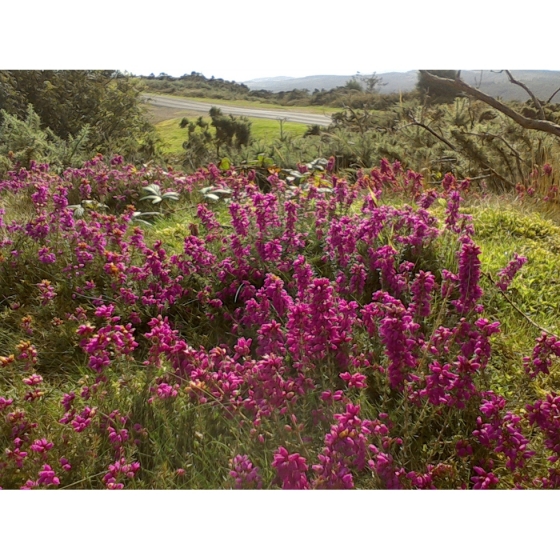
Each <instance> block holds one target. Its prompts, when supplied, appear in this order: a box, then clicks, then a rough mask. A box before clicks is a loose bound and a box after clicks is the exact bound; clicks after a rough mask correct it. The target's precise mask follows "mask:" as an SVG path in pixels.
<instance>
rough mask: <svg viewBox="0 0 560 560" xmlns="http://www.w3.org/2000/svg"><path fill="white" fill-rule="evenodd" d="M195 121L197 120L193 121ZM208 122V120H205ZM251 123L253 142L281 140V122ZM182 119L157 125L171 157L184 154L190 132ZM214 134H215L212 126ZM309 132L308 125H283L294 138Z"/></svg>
mask: <svg viewBox="0 0 560 560" xmlns="http://www.w3.org/2000/svg"><path fill="white" fill-rule="evenodd" d="M191 120H195V119H191ZM205 120H206V121H208V119H205ZM249 120H250V121H251V138H252V139H253V140H256V141H259V140H265V141H267V142H273V141H275V140H279V139H280V127H281V125H280V122H279V121H273V120H270V119H253V118H250V119H249ZM180 122H181V119H178V118H177V119H169V120H166V121H162V122H160V123H158V124H156V130H157V131H158V133H159V135H160V137H161V139H162V140H163V142H164V147H163V151H164V153H166V154H169V155H181V154H182V153H183V142H185V141H186V140H187V138H188V131H187V129H185V128H181V127H180V126H179V123H180ZM210 130H211V132H212V133H214V132H215V130H214V128H213V127H212V126H211V127H210ZM306 131H307V125H306V124H301V123H294V122H284V123H283V124H282V132H283V134H284V135H285V136H286V135H289V136H292V137H301V136H303V134H304V133H305V132H306Z"/></svg>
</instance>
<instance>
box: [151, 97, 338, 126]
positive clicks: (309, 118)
mask: <svg viewBox="0 0 560 560" xmlns="http://www.w3.org/2000/svg"><path fill="white" fill-rule="evenodd" d="M142 97H143V99H144V100H145V101H147V102H148V103H151V104H152V105H158V106H159V107H172V108H177V109H185V110H188V111H200V112H203V113H208V111H209V110H210V107H218V108H219V109H221V110H222V111H223V112H224V113H225V114H226V115H230V114H231V115H236V116H244V117H254V118H257V119H272V120H279V119H284V120H286V121H289V122H298V123H303V124H311V125H313V124H318V125H321V126H328V125H330V124H331V118H330V117H326V116H323V115H317V114H313V113H294V112H292V111H282V110H276V109H274V110H269V109H253V108H246V107H233V106H231V105H217V104H215V103H204V102H202V101H190V100H189V99H182V98H180V97H174V98H172V97H164V96H162V95H153V94H146V95H143V96H142Z"/></svg>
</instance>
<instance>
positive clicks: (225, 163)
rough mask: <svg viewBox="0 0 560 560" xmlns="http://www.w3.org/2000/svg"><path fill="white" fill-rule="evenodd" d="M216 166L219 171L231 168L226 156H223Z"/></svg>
mask: <svg viewBox="0 0 560 560" xmlns="http://www.w3.org/2000/svg"><path fill="white" fill-rule="evenodd" d="M218 168H219V169H220V170H221V171H228V170H229V169H231V161H230V160H229V159H228V158H223V159H222V161H220V164H219V165H218Z"/></svg>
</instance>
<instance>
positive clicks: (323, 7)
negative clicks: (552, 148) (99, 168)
mask: <svg viewBox="0 0 560 560" xmlns="http://www.w3.org/2000/svg"><path fill="white" fill-rule="evenodd" d="M21 6H22V4H18V3H15V2H14V3H9V4H7V5H6V6H3V7H2V20H3V21H4V22H11V23H10V24H9V25H3V26H2V33H0V69H4V70H7V69H86V68H87V69H101V68H103V69H118V70H121V71H128V72H131V73H133V74H137V75H138V74H142V75H149V74H150V73H154V74H156V75H158V74H159V73H161V72H165V73H166V74H170V75H173V76H181V75H183V74H190V73H191V72H193V71H194V72H200V73H202V74H204V75H205V76H206V77H208V78H209V77H211V76H214V77H216V78H223V79H226V80H235V81H238V82H242V81H244V80H250V79H253V78H262V77H274V76H290V77H303V76H311V75H318V74H336V75H353V74H356V73H357V72H360V73H361V74H364V75H368V74H371V73H373V72H376V73H377V74H380V73H384V72H390V71H399V72H405V71H408V70H417V69H422V68H424V69H426V68H431V69H462V70H481V69H502V68H509V69H512V70H515V69H517V70H519V69H534V70H560V59H559V58H558V57H557V45H556V44H555V41H557V39H556V34H555V33H554V32H553V29H552V28H551V27H550V26H549V25H548V24H547V22H551V21H558V16H560V3H558V4H557V5H556V7H555V6H554V5H552V4H550V5H548V6H547V8H546V14H545V15H543V17H542V18H541V17H540V16H539V18H538V20H537V19H528V18H527V16H526V14H523V13H521V15H514V14H513V13H512V12H514V11H515V10H513V9H509V8H508V9H507V13H505V12H504V7H503V6H504V4H503V3H502V2H497V1H496V0H470V1H469V3H468V4H466V3H455V2H449V0H422V1H419V0H414V1H412V0H401V1H400V2H385V3H382V2H379V1H377V0H369V1H367V2H366V1H365V0H344V2H337V3H328V2H325V1H323V2H317V1H306V0H283V1H282V2H277V3H264V2H262V1H257V0H237V1H236V2H231V1H230V2H223V1H216V0H206V1H202V0H196V1H192V0H183V1H181V0H173V1H171V0H159V1H158V2H154V3H150V4H148V3H145V2H136V3H135V4H131V3H124V2H121V3H118V2H116V1H115V0H112V1H108V0H97V1H96V2H95V3H83V5H82V4H78V3H75V2H69V1H67V0H51V1H50V2H44V1H42V2H38V1H36V0H30V1H29V2H26V4H25V6H26V7H25V12H24V13H23V9H22V8H21ZM76 6H78V7H76ZM453 6H459V8H458V7H453ZM509 6H511V5H509ZM551 6H552V7H551Z"/></svg>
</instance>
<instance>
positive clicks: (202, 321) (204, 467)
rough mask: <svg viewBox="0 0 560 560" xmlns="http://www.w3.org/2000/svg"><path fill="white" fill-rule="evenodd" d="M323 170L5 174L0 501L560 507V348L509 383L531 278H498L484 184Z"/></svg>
mask: <svg viewBox="0 0 560 560" xmlns="http://www.w3.org/2000/svg"><path fill="white" fill-rule="evenodd" d="M315 163H316V165H315V166H312V167H313V168H312V169H311V168H309V167H307V166H304V165H302V164H300V166H299V167H298V168H297V172H298V174H299V175H300V176H299V177H298V179H299V180H298V181H294V180H290V179H288V176H285V175H283V174H281V173H280V172H279V170H278V169H275V168H271V169H270V170H268V172H269V175H268V176H267V177H266V181H267V185H268V187H267V190H266V192H263V190H261V188H260V187H259V184H258V181H257V180H256V174H255V172H254V170H252V169H247V170H245V171H244V170H242V169H237V168H236V167H235V166H233V165H231V164H228V165H222V168H221V169H220V167H218V166H215V165H209V166H208V167H204V168H200V169H198V170H197V171H196V172H195V173H193V174H190V175H185V174H182V173H180V172H177V171H175V170H173V169H171V168H168V169H166V170H164V169H161V168H158V167H154V166H151V165H146V166H144V167H142V168H139V169H138V168H136V167H134V166H132V165H127V164H125V163H124V162H123V160H122V158H120V157H118V156H117V157H114V158H112V159H110V160H108V161H106V160H105V158H103V156H101V155H98V156H96V157H95V158H93V159H92V160H90V161H88V162H86V163H85V164H84V165H83V166H82V167H81V168H68V169H66V170H64V171H63V172H62V173H60V174H57V173H55V172H53V171H51V170H50V169H49V167H48V165H46V164H37V163H35V162H31V163H30V165H29V168H24V167H19V168H14V169H13V170H11V171H10V172H9V173H8V174H7V178H6V179H5V180H3V181H2V182H1V183H0V200H1V205H0V206H1V211H0V236H1V237H0V293H1V294H2V300H1V303H0V305H1V308H0V314H1V318H2V325H3V327H2V331H1V336H0V371H1V373H2V375H1V376H0V443H1V445H0V448H1V449H2V450H4V451H3V456H2V459H0V486H2V487H4V488H27V489H32V488H107V489H122V488H246V489H250V488H253V489H257V488H285V489H307V488H309V489H313V488H316V489H323V488H324V489H327V488H332V489H335V488H477V489H478V488H481V489H482V488H514V487H517V488H541V487H545V488H551V487H556V486H557V485H558V481H559V480H560V477H559V476H558V472H557V470H556V469H555V468H554V466H552V467H551V466H550V465H551V463H553V459H554V458H555V457H556V456H557V454H558V442H557V441H556V439H557V438H556V439H555V432H554V430H555V428H556V424H555V416H554V415H555V413H556V412H555V411H556V409H557V402H556V401H557V395H556V392H555V389H554V387H555V383H556V380H557V375H558V364H557V359H558V357H559V355H560V349H559V344H560V343H559V342H558V337H556V336H555V335H554V333H552V332H544V331H539V325H538V323H536V322H535V321H533V323H532V324H531V323H529V324H528V325H529V326H528V327H527V329H528V334H526V335H525V336H524V338H523V339H522V343H523V345H522V346H521V347H520V348H519V349H516V350H518V354H519V355H518V356H517V357H518V361H517V368H518V369H517V370H515V374H516V376H517V377H516V383H517V384H518V386H519V391H517V392H512V391H508V390H506V389H505V386H506V385H507V383H509V381H508V380H507V375H508V374H509V373H510V372H509V371H501V370H500V368H499V367H498V366H499V363H500V360H502V359H503V358H504V354H505V351H504V348H503V347H502V346H500V344H496V342H498V343H499V342H500V341H502V342H503V339H502V338H500V337H501V336H502V335H501V330H502V328H503V327H502V325H501V324H500V320H499V319H501V317H502V316H503V317H505V318H506V320H505V321H504V326H505V328H507V329H509V328H511V325H512V324H513V319H511V318H510V316H509V315H507V314H505V313H504V312H503V310H504V305H505V304H503V302H502V304H498V303H497V302H498V301H499V299H498V298H499V297H508V298H509V300H511V298H510V297H509V295H508V294H510V295H511V294H512V290H513V289H514V288H515V286H516V279H515V274H523V275H525V277H527V276H526V275H528V274H530V272H529V271H530V266H531V255H529V256H527V257H524V255H523V254H522V253H521V252H518V250H517V249H516V254H515V255H511V258H508V259H507V260H505V261H503V262H502V263H500V268H499V270H497V271H494V270H493V269H490V268H488V266H487V265H486V263H485V261H484V257H485V255H484V250H483V248H481V247H485V245H484V244H482V246H481V245H480V244H479V242H478V239H479V238H480V239H481V240H484V232H485V230H484V227H483V228H482V229H481V232H479V233H477V223H476V219H475V220H474V221H473V220H472V219H471V218H470V216H469V215H468V214H466V213H464V210H463V208H462V206H463V205H464V201H465V200H466V199H467V198H469V197H470V196H471V194H470V182H469V181H466V180H463V181H461V180H458V179H457V178H455V177H454V176H452V175H447V176H445V177H444V178H443V181H442V183H441V184H440V185H438V186H433V185H426V184H425V182H424V180H423V178H422V176H421V175H420V174H418V173H416V172H414V171H412V170H409V169H406V168H405V167H403V166H402V165H401V164H400V163H399V162H393V163H390V162H389V161H387V160H382V161H381V162H380V165H379V166H378V167H375V168H373V169H371V170H369V171H366V170H358V171H357V172H356V173H355V174H354V175H351V176H340V175H338V174H336V173H335V171H334V170H335V159H334V158H331V159H330V160H326V161H325V162H320V163H318V162H315ZM293 171H296V169H293ZM291 177H295V175H291ZM218 192H219V193H221V195H218V194H217V193H218ZM146 193H148V194H146ZM209 194H214V196H213V197H211V196H208V195H209ZM146 196H147V197H148V198H145V197H146ZM143 198H144V200H142V199H143ZM154 200H157V201H158V202H163V201H164V200H172V201H173V206H171V205H169V207H168V209H167V210H165V209H162V215H161V216H159V217H156V219H155V220H154V221H153V225H152V226H149V225H147V224H143V223H139V222H137V221H135V219H134V218H135V216H137V215H138V214H137V213H138V212H141V211H146V212H147V211H148V209H149V208H150V207H153V206H154V204H153V201H154ZM86 201H89V204H86ZM94 202H95V204H94ZM156 205H158V204H156ZM79 208H81V209H82V210H83V211H82V212H80V211H79ZM164 210H165V212H164ZM547 227H549V226H547ZM550 227H551V226H550ZM543 228H544V226H543ZM545 229H546V228H545ZM549 229H550V228H549ZM543 231H544V229H543ZM547 231H548V230H547ZM550 231H552V230H550ZM525 258H527V262H525ZM493 274H496V279H497V281H496V282H493V281H492V278H493ZM504 301H505V302H506V304H508V305H509V301H508V300H504ZM511 301H512V300H511ZM521 304H523V302H521ZM505 309H509V307H507V306H506V307H505ZM514 311H515V312H516V313H517V311H516V310H514ZM521 311H522V310H521ZM512 313H513V312H512ZM496 315H497V317H496ZM519 320H520V321H526V318H524V317H523V316H521V317H520V319H519ZM515 324H518V323H515ZM504 344H505V343H504ZM496 349H497V351H496ZM506 349H507V348H506ZM509 349H510V350H511V348H509ZM523 358H525V359H523ZM513 362H514V359H513V358H511V359H510V361H509V362H508V363H513Z"/></svg>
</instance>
